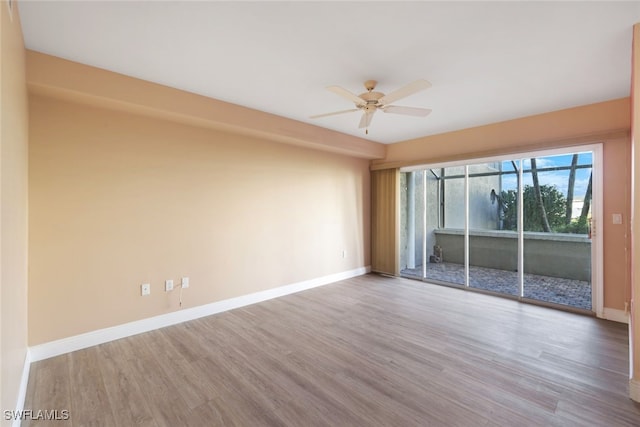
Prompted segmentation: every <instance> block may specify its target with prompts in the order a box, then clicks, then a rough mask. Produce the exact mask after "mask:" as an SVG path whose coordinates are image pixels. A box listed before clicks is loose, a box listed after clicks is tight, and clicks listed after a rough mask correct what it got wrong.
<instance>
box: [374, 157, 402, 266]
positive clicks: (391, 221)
mask: <svg viewBox="0 0 640 427" xmlns="http://www.w3.org/2000/svg"><path fill="white" fill-rule="evenodd" d="M399 174H400V172H399V170H398V169H384V170H376V171H372V172H371V191H372V193H371V270H372V271H375V272H378V273H386V274H392V275H397V274H399V271H398V264H399V261H398V234H399V233H398V209H399V201H398V198H399V192H398V185H399V184H398V183H399Z"/></svg>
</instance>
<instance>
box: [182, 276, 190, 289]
mask: <svg viewBox="0 0 640 427" xmlns="http://www.w3.org/2000/svg"><path fill="white" fill-rule="evenodd" d="M181 284H182V287H183V288H188V287H189V278H188V277H183V278H182V282H181Z"/></svg>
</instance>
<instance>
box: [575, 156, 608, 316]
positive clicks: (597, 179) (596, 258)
mask: <svg viewBox="0 0 640 427" xmlns="http://www.w3.org/2000/svg"><path fill="white" fill-rule="evenodd" d="M579 148H583V146H580V147H579ZM584 148H588V149H590V150H591V151H592V152H593V166H592V168H591V173H592V191H591V218H592V221H594V222H593V226H594V229H595V233H594V234H593V235H592V244H591V295H592V298H591V307H592V310H594V311H595V312H596V316H598V317H602V318H605V314H604V310H605V308H604V238H603V235H604V224H605V218H604V214H603V206H604V197H603V189H604V183H603V175H604V174H603V170H604V169H603V157H602V143H600V144H593V145H590V146H589V145H587V146H584ZM611 320H613V319H611Z"/></svg>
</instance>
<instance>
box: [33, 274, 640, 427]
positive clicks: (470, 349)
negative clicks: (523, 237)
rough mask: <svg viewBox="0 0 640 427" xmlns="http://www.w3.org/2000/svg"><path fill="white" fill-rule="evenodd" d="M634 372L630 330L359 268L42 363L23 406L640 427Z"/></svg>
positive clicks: (161, 420)
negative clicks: (345, 276) (339, 278)
mask: <svg viewBox="0 0 640 427" xmlns="http://www.w3.org/2000/svg"><path fill="white" fill-rule="evenodd" d="M628 369H629V360H628V333H627V327H626V325H623V324H618V323H614V322H608V321H604V320H598V319H595V318H591V317H586V316H581V315H577V314H571V313H565V312H561V311H556V310H552V309H548V308H544V307H538V306H534V305H527V304H521V303H518V302H516V301H512V300H508V299H501V298H496V297H492V296H488V295H482V294H478V293H473V292H464V291H460V290H457V289H453V288H447V287H441V286H435V285H429V284H424V283H420V282H416V281H412V280H407V279H393V278H385V277H381V276H376V275H367V276H361V277H358V278H354V279H350V280H346V281H343V282H339V283H336V284H332V285H328V286H324V287H321V288H316V289H312V290H309V291H305V292H301V293H298V294H294V295H289V296H286V297H282V298H279V299H277V300H271V301H267V302H264V303H260V304H255V305H252V306H248V307H245V308H242V309H237V310H233V311H230V312H226V313H222V314H219V315H215V316H210V317H206V318H202V319H198V320H194V321H191V322H188V323H183V324H180V325H176V326H172V327H168V328H165V329H160V330H156V331H152V332H148V333H145V334H141V335H137V336H134V337H130V338H125V339H121V340H118V341H114V342H110V343H106V344H102V345H99V346H96V347H92V348H89V349H85V350H81V351H77V352H74V353H70V354H66V355H62V356H59V357H56V358H52V359H48V360H44V361H41V362H36V363H34V364H33V365H32V367H31V375H30V378H29V386H28V391H27V401H26V404H25V409H33V410H34V411H37V410H39V409H42V410H44V409H48V410H51V409H58V410H63V409H67V410H69V413H70V419H69V420H68V421H66V422H61V421H57V422H52V423H50V424H51V425H69V426H134V425H140V426H171V427H174V426H640V404H638V403H635V402H633V401H631V400H630V399H629V398H628ZM23 425H26V426H27V425H36V426H42V425H47V423H46V422H44V421H34V422H31V423H30V422H28V421H26V422H24V423H23Z"/></svg>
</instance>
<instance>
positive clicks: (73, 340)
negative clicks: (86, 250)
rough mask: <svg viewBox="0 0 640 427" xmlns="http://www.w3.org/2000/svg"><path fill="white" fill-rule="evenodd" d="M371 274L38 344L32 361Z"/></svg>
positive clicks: (340, 276) (335, 277)
mask: <svg viewBox="0 0 640 427" xmlns="http://www.w3.org/2000/svg"><path fill="white" fill-rule="evenodd" d="M370 271H371V267H370V266H366V267H360V268H356V269H354V270H349V271H343V272H341V273H335V274H330V275H328V276H323V277H318V278H315V279H310V280H305V281H302V282H297V283H292V284H289V285H285V286H280V287H277V288H273V289H267V290H265V291H260V292H255V293H252V294H248V295H242V296H239V297H236V298H229V299H226V300H222V301H217V302H214V303H211V304H205V305H201V306H198V307H193V308H188V309H185V310H180V311H174V312H171V313H166V314H161V315H159V316H154V317H149V318H147V319H142V320H137V321H135V322H130V323H125V324H123V325H118V326H112V327H110V328H104V329H98V330H96V331H92V332H87V333H84V334H80V335H75V336H72V337H67V338H62V339H60V340H56V341H51V342H47V343H44V344H39V345H35V346H33V347H30V349H29V350H30V354H31V361H32V362H37V361H39V360H43V359H48V358H50V357H54V356H59V355H61V354H65V353H70V352H72V351H76V350H81V349H83V348H87V347H92V346H94V345H98V344H102V343H106V342H109V341H114V340H117V339H120V338H125V337H129V336H132V335H137V334H140V333H143V332H148V331H152V330H154V329H159V328H164V327H166V326H171V325H175V324H178V323H182V322H186V321H189V320H194V319H198V318H200V317H205V316H210V315H212V314H216V313H221V312H223V311H227V310H233V309H234V308H239V307H244V306H247V305H251V304H255V303H258V302H262V301H266V300H270V299H273V298H278V297H281V296H285V295H289V294H293V293H296V292H300V291H305V290H307V289H311V288H315V287H318V286H323V285H328V284H330V283H334V282H338V281H340V280H345V279H350V278H352V277H356V276H361V275H363V274H367V273H369V272H370Z"/></svg>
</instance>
